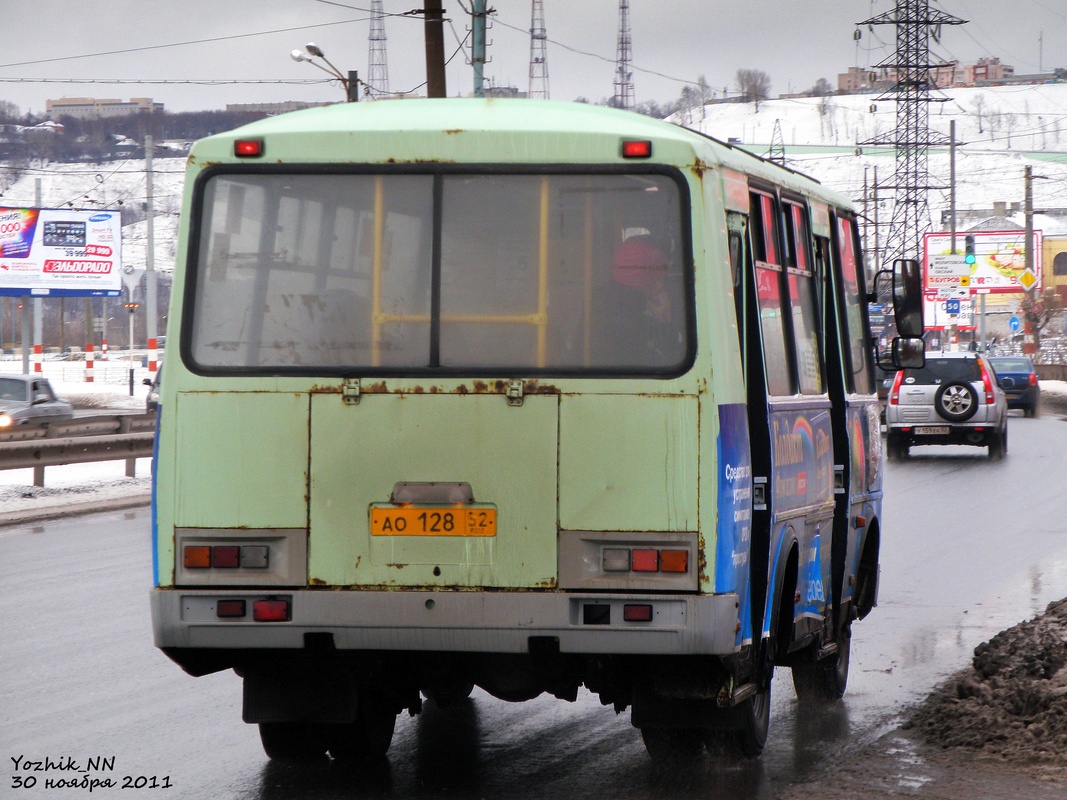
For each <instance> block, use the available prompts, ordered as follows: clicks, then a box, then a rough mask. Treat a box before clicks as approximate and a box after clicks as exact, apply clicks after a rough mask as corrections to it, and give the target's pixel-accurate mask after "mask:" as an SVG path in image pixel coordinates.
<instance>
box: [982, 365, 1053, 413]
mask: <svg viewBox="0 0 1067 800" xmlns="http://www.w3.org/2000/svg"><path fill="white" fill-rule="evenodd" d="M989 364H990V366H992V367H993V372H995V373H996V374H997V383H999V384H1000V388H1001V389H1003V390H1004V394H1006V395H1007V396H1008V408H1021V409H1022V410H1023V413H1024V414H1026V416H1028V417H1033V416H1036V415H1037V406H1038V404H1039V403H1040V402H1041V386H1040V385H1039V384H1038V382H1037V371H1036V370H1035V369H1034V362H1032V361H1031V360H1030V359H1029V358H1027V357H1026V356H998V357H996V358H991V359H989Z"/></svg>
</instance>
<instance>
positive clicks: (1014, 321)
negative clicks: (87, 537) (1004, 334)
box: [1008, 317, 1023, 333]
mask: <svg viewBox="0 0 1067 800" xmlns="http://www.w3.org/2000/svg"><path fill="white" fill-rule="evenodd" d="M1022 326H1023V324H1022V323H1021V322H1020V321H1019V318H1018V317H1012V318H1011V319H1009V320H1008V327H1009V328H1011V332H1012V333H1018V331H1019V329H1020V328H1021V327H1022Z"/></svg>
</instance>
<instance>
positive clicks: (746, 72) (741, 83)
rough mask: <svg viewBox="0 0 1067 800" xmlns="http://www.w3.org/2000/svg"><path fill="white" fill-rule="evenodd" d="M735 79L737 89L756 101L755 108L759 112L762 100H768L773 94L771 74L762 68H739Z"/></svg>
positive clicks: (742, 94) (743, 95)
mask: <svg viewBox="0 0 1067 800" xmlns="http://www.w3.org/2000/svg"><path fill="white" fill-rule="evenodd" d="M735 81H736V83H737V91H739V92H740V93H741V96H742V97H744V98H745V99H746V100H750V101H752V102H753V103H755V106H756V109H755V110H756V112H757V113H758V112H759V104H760V100H766V99H767V98H769V97H770V96H771V76H770V75H768V74H767V73H766V72H764V71H763V70H760V69H739V70H738V71H737V77H736V78H735Z"/></svg>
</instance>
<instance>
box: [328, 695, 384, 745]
mask: <svg viewBox="0 0 1067 800" xmlns="http://www.w3.org/2000/svg"><path fill="white" fill-rule="evenodd" d="M395 728H396V712H395V711H393V709H392V708H390V707H389V705H388V704H387V703H385V702H383V700H382V698H380V697H377V696H375V695H370V694H367V693H364V692H360V694H359V696H358V697H357V699H356V720H355V722H348V723H342V724H339V725H330V726H328V729H327V730H328V737H327V742H328V746H329V751H330V756H332V757H333V758H334V759H335V760H337V761H364V760H372V759H380V758H384V757H385V754H386V753H387V752H388V750H389V745H391V744H392V743H393V731H394V730H395Z"/></svg>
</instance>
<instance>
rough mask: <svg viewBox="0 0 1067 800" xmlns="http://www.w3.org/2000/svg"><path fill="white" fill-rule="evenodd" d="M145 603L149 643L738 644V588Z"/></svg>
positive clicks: (574, 649) (189, 597)
mask: <svg viewBox="0 0 1067 800" xmlns="http://www.w3.org/2000/svg"><path fill="white" fill-rule="evenodd" d="M220 601H222V606H221V609H222V610H221V611H220ZM234 601H238V602H234ZM239 601H244V602H243V606H242V604H241V603H240V602H239ZM263 601H270V604H269V605H263ZM279 601H282V602H287V603H288V611H287V613H286V614H285V617H284V618H283V619H280V620H275V621H256V620H255V619H254V616H255V614H256V613H257V612H256V610H257V609H262V608H269V609H271V611H272V614H273V615H274V616H277V614H278V609H280V608H283V606H280V605H278V603H279ZM257 603H259V604H260V605H257ZM151 607H152V626H153V630H154V634H155V644H156V646H157V647H160V648H163V649H167V650H170V649H177V650H185V649H191V650H200V649H275V648H277V649H289V650H292V649H303V648H304V647H305V645H306V639H305V635H306V634H315V635H316V636H315V639H316V640H317V641H321V639H322V637H323V635H324V634H329V635H331V636H332V640H333V646H334V647H335V648H336V649H338V650H377V651H391V650H402V651H404V650H408V651H410V650H428V651H447V652H482V653H527V652H530V640H531V639H544V638H545V637H550V638H553V639H556V640H558V643H559V651H560V652H562V653H583V654H585V653H589V654H592V653H603V654H643V653H644V654H659V655H697V654H699V655H723V656H725V655H729V654H732V653H734V652H736V649H737V648H736V646H735V642H736V641H737V631H738V598H737V595H736V594H718V595H680V594H679V595H647V594H644V595H629V594H621V593H620V594H573V593H563V592H516V591H498V592H441V591H436V592H433V591H367V590H364V591H345V590H335V591H331V590H292V591H285V590H282V591H277V592H270V593H265V592H252V591H233V592H227V591H219V590H218V589H212V590H191V589H153V590H152V593H151ZM242 608H243V609H244V613H243V615H240V616H238V615H236V614H237V612H239V611H241V610H242ZM220 613H225V614H227V615H230V616H224V617H222V616H220ZM642 617H647V619H642Z"/></svg>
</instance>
